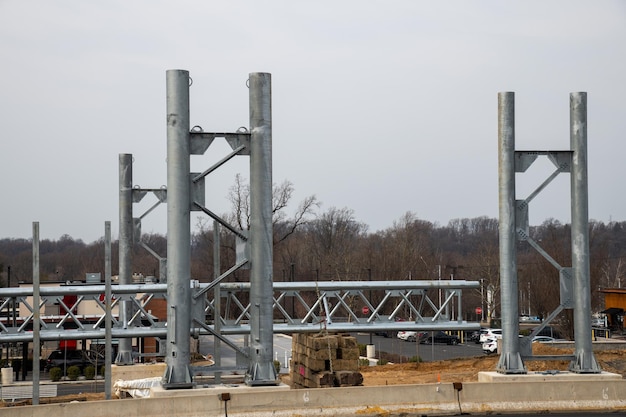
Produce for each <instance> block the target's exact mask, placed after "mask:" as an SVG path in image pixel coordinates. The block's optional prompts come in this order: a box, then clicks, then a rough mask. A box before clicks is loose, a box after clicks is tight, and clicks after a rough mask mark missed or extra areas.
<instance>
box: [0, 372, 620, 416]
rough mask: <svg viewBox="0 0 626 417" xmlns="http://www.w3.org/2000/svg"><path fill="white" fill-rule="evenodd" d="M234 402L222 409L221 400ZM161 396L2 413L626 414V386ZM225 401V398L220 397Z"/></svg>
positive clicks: (218, 389)
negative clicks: (596, 412)
mask: <svg viewBox="0 0 626 417" xmlns="http://www.w3.org/2000/svg"><path fill="white" fill-rule="evenodd" d="M224 393H227V394H228V397H229V398H230V399H229V400H228V401H227V402H224V401H221V400H220V398H224V396H223V394H224ZM161 394H162V395H163V396H159V397H156V398H146V399H125V400H111V401H93V402H82V403H63V404H50V405H38V406H23V407H11V408H4V409H0V416H9V415H10V416H11V417H49V416H50V415H54V416H55V417H76V416H77V415H87V416H89V417H109V416H111V415H136V416H151V417H160V416H163V417H166V416H167V417H171V416H178V417H206V416H207V415H224V414H225V408H227V412H228V415H230V416H257V417H263V416H274V417H280V416H293V415H299V416H302V417H307V416H311V417H312V416H316V417H319V416H348V415H355V414H358V415H360V416H378V415H381V414H382V415H384V414H385V413H404V414H405V415H408V416H410V415H414V414H415V415H422V414H439V415H451V414H460V413H492V412H494V413H517V412H520V411H530V412H536V411H551V412H558V411H580V410H584V411H626V381H624V380H597V381H594V380H590V379H589V378H585V379H584V380H579V381H576V380H568V381H550V382H530V383H528V382H498V383H482V382H466V383H462V384H461V383H454V384H452V383H442V384H422V385H388V386H379V387H347V388H319V389H300V390H293V389H285V388H284V387H247V386H234V385H233V386H224V385H222V386H215V387H211V388H197V389H193V390H169V391H166V392H164V393H161ZM220 394H222V395H220Z"/></svg>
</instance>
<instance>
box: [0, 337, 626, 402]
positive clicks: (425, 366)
mask: <svg viewBox="0 0 626 417" xmlns="http://www.w3.org/2000/svg"><path fill="white" fill-rule="evenodd" d="M533 353H534V354H535V355H563V354H571V353H572V350H571V349H570V350H564V349H557V348H553V347H550V346H547V345H542V344H539V343H536V344H535V345H534V346H533ZM594 356H595V358H596V361H598V364H599V365H600V368H601V369H602V370H603V371H605V372H611V373H616V374H620V375H622V377H623V376H625V375H626V351H621V350H613V351H605V352H595V353H594ZM498 358H499V356H498V355H490V356H486V355H485V356H479V357H474V358H462V359H452V360H447V361H438V362H422V363H405V364H388V365H380V366H364V367H361V369H360V371H361V374H362V375H363V385H365V386H378V385H398V384H426V383H434V382H472V381H478V372H481V371H494V370H495V368H496V365H497V363H498ZM569 363H570V361H527V362H525V363H524V364H525V365H526V368H527V369H528V370H529V371H548V370H550V371H552V370H559V371H566V370H567V368H568V366H569ZM284 382H285V383H288V377H285V378H284ZM96 400H104V393H85V394H78V395H72V396H62V397H56V398H42V399H41V400H40V404H50V403H66V402H70V401H96ZM27 404H30V400H24V401H20V402H15V403H2V402H0V407H11V406H17V405H27Z"/></svg>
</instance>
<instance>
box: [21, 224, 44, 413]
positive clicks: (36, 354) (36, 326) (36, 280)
mask: <svg viewBox="0 0 626 417" xmlns="http://www.w3.org/2000/svg"><path fill="white" fill-rule="evenodd" d="M39 284H40V275H39V222H33V405H38V404H39V375H40V369H39V368H40V361H39V358H41V343H40V338H39V335H40V330H41V323H40V320H41V310H40V308H39V305H40V304H41V302H40V296H39ZM24 343H26V342H24ZM24 366H26V364H24Z"/></svg>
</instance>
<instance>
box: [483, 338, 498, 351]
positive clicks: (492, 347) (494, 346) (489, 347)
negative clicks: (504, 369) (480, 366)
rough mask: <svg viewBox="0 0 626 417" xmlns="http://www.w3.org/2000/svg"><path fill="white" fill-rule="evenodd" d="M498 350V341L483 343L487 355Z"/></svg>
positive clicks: (490, 339) (492, 340)
mask: <svg viewBox="0 0 626 417" xmlns="http://www.w3.org/2000/svg"><path fill="white" fill-rule="evenodd" d="M497 350H498V339H496V338H489V339H486V340H485V342H484V343H483V352H484V353H486V354H487V355H489V354H492V353H495V352H496V351H497Z"/></svg>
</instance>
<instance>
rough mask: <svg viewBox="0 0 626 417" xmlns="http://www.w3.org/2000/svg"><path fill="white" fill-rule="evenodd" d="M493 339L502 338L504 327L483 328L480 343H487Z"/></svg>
mask: <svg viewBox="0 0 626 417" xmlns="http://www.w3.org/2000/svg"><path fill="white" fill-rule="evenodd" d="M491 339H502V329H483V330H481V331H480V338H479V339H478V341H479V342H480V343H483V344H484V343H485V342H487V341H488V340H491Z"/></svg>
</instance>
